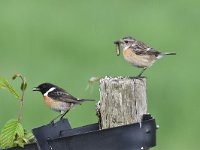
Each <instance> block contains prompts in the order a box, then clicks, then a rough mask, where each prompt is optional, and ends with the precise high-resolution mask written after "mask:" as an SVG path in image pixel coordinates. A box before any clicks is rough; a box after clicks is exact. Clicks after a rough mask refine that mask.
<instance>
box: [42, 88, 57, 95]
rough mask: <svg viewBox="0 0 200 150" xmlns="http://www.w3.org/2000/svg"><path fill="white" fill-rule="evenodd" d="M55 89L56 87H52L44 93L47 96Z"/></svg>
mask: <svg viewBox="0 0 200 150" xmlns="http://www.w3.org/2000/svg"><path fill="white" fill-rule="evenodd" d="M55 89H56V88H55V87H52V88H50V89H49V90H48V91H47V92H46V93H44V96H47V95H48V94H49V92H52V91H53V90H55Z"/></svg>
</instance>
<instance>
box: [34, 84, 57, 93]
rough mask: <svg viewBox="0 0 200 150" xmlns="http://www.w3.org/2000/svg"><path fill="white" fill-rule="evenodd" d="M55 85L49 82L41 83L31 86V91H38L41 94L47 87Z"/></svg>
mask: <svg viewBox="0 0 200 150" xmlns="http://www.w3.org/2000/svg"><path fill="white" fill-rule="evenodd" d="M53 87H56V85H53V84H51V83H42V84H40V85H38V86H37V87H35V88H33V91H39V92H41V93H42V94H44V93H46V92H47V91H48V90H49V89H51V88H53Z"/></svg>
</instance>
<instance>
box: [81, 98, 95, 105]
mask: <svg viewBox="0 0 200 150" xmlns="http://www.w3.org/2000/svg"><path fill="white" fill-rule="evenodd" d="M78 101H79V102H80V103H79V104H81V103H83V102H92V101H95V100H94V99H79V100H78Z"/></svg>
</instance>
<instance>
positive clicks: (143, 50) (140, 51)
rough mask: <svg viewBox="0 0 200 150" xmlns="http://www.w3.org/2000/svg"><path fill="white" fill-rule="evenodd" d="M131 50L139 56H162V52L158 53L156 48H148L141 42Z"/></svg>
mask: <svg viewBox="0 0 200 150" xmlns="http://www.w3.org/2000/svg"><path fill="white" fill-rule="evenodd" d="M131 48H132V49H133V51H134V52H135V54H137V55H155V56H156V57H157V56H158V55H159V54H160V52H158V51H156V50H155V49H154V48H151V47H149V46H147V45H146V44H144V43H143V42H141V41H137V44H135V45H132V46H131Z"/></svg>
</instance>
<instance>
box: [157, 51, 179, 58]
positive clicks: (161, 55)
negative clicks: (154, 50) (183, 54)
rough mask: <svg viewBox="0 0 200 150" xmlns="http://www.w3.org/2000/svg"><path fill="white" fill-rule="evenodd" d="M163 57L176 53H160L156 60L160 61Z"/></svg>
mask: <svg viewBox="0 0 200 150" xmlns="http://www.w3.org/2000/svg"><path fill="white" fill-rule="evenodd" d="M165 55H176V53H174V52H164V53H160V54H159V55H158V56H157V59H160V58H162V57H163V56H165Z"/></svg>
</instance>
